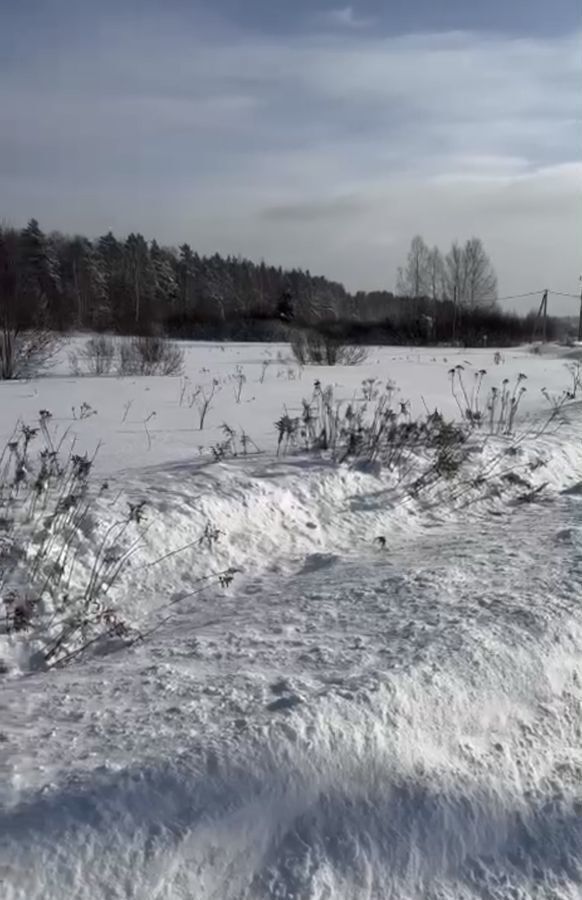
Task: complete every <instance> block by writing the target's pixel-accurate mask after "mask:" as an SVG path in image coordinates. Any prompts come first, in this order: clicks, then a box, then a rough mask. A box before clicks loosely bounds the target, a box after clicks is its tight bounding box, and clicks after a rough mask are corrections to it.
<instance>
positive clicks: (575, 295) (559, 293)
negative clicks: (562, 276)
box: [550, 291, 580, 300]
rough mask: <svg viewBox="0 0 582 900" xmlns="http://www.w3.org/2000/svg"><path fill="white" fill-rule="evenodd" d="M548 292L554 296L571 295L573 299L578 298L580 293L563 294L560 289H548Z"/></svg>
mask: <svg viewBox="0 0 582 900" xmlns="http://www.w3.org/2000/svg"><path fill="white" fill-rule="evenodd" d="M550 294H555V295H556V297H572V299H573V300H579V299H580V294H564V293H562V291H550Z"/></svg>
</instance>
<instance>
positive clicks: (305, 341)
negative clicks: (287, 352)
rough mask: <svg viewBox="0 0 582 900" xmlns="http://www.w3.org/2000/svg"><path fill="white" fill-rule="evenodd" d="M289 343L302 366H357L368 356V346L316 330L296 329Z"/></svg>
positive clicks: (292, 332)
mask: <svg viewBox="0 0 582 900" xmlns="http://www.w3.org/2000/svg"><path fill="white" fill-rule="evenodd" d="M289 343H290V346H291V350H292V351H293V355H294V356H295V359H296V360H297V362H298V363H299V364H300V365H302V366H304V365H312V366H357V365H360V363H363V362H364V361H365V360H366V358H367V356H368V351H367V349H366V347H362V346H358V345H355V344H348V343H345V342H344V341H343V340H342V339H341V338H339V337H335V336H332V335H329V334H325V333H323V332H320V331H315V330H305V329H301V330H300V329H294V330H293V331H291V335H290V338H289Z"/></svg>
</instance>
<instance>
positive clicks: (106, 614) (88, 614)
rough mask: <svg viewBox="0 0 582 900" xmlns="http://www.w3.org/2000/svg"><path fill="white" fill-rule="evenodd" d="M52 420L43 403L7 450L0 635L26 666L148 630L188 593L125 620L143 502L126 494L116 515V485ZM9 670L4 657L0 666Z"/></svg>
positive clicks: (218, 576) (223, 581) (207, 536)
mask: <svg viewBox="0 0 582 900" xmlns="http://www.w3.org/2000/svg"><path fill="white" fill-rule="evenodd" d="M50 419H51V414H50V412H49V411H48V410H42V411H41V412H40V414H39V421H38V424H37V426H35V427H30V426H27V425H22V426H21V427H20V428H19V429H18V431H15V433H14V435H13V437H12V439H11V440H10V442H9V443H8V445H7V446H6V448H5V450H4V452H3V453H2V454H0V607H1V608H2V610H3V614H4V615H3V617H2V619H0V641H1V642H2V644H3V645H4V646H5V647H6V649H9V650H10V652H12V653H13V654H14V656H15V657H16V658H19V659H20V662H21V663H24V665H25V666H27V667H29V668H53V667H55V666H61V665H64V664H66V663H68V662H70V661H71V660H73V659H76V658H78V657H79V656H80V654H82V653H83V652H85V651H86V650H87V649H88V648H89V647H91V646H93V645H95V644H97V642H102V641H107V642H110V641H112V640H114V641H115V643H116V644H117V645H119V646H120V647H123V646H127V645H128V644H132V643H135V641H136V640H140V639H144V638H145V637H147V636H148V635H151V634H152V633H153V632H155V631H156V630H157V629H158V628H159V627H160V626H161V624H163V622H164V621H166V619H165V618H160V613H163V612H165V611H166V610H168V609H169V608H170V607H172V606H174V605H175V604H176V603H177V602H179V601H180V600H181V599H183V594H180V595H179V596H178V597H177V598H176V597H172V599H170V600H169V601H166V602H163V601H162V602H161V603H160V604H159V605H158V607H157V608H156V609H154V610H151V611H150V612H149V614H148V615H149V617H151V618H153V619H154V621H153V624H152V622H150V623H147V621H146V625H147V627H146V628H143V627H142V626H141V625H140V627H139V628H138V627H136V626H135V625H134V624H129V623H128V622H127V621H126V620H125V619H124V617H123V616H122V614H121V611H120V609H119V607H118V604H117V601H116V590H115V589H116V587H117V586H118V583H119V581H120V579H121V577H122V575H123V574H124V571H125V569H126V567H127V566H128V564H129V562H130V560H131V559H132V557H133V556H134V554H135V553H136V551H138V550H139V549H140V548H141V547H142V546H143V542H144V538H145V533H146V531H147V528H148V521H147V518H148V509H147V505H146V502H145V501H144V500H139V499H138V500H135V501H133V502H125V503H123V504H122V511H121V514H120V513H119V510H118V511H117V512H116V513H114V514H113V518H111V512H110V510H111V506H112V502H111V500H110V499H109V498H108V497H107V494H108V491H109V488H108V485H107V483H106V482H99V481H97V482H95V481H94V480H93V477H92V472H93V459H92V458H91V457H89V456H87V455H86V454H85V455H78V454H75V453H74V452H73V447H71V449H70V450H69V451H68V452H67V451H64V450H63V444H64V440H61V442H60V443H59V444H57V445H55V443H54V442H53V438H52V437H51V434H50V431H49V428H48V422H49V421H50ZM245 438H246V436H245ZM240 441H241V445H242V437H241V439H240ZM37 445H40V446H39V449H38V451H37V452H35V448H36V447H37ZM105 499H107V503H105V502H104V500H105ZM113 502H116V501H113ZM219 535H220V532H219V531H218V529H216V528H214V527H213V525H212V523H208V524H207V526H206V529H205V531H204V533H203V534H202V535H201V536H200V535H198V536H197V537H196V538H195V539H194V540H193V541H190V542H189V543H188V544H186V545H185V546H184V547H181V548H178V549H177V550H172V551H170V552H169V553H166V554H165V555H164V556H162V557H160V559H158V560H154V561H153V562H150V563H149V564H148V565H149V566H152V565H154V564H156V563H159V562H162V561H163V560H164V559H168V558H169V557H173V556H175V555H177V554H178V553H181V552H182V551H185V550H188V551H191V550H192V547H194V546H201V547H203V546H207V547H208V548H209V549H211V548H212V545H213V544H214V543H215V542H216V540H217V539H218V537H219ZM138 571H139V570H138ZM234 574H235V570H234V569H232V568H228V569H226V570H224V571H220V572H216V573H214V574H210V575H206V576H202V577H200V578H199V579H197V580H196V581H195V584H197V585H198V587H195V588H194V590H193V591H191V592H190V593H189V594H188V596H190V597H191V596H194V595H195V594H197V593H200V592H201V591H202V590H203V588H204V586H205V585H206V584H208V583H209V582H213V581H214V582H217V583H218V584H219V585H221V586H227V585H228V584H230V582H231V581H232V578H233V576H234ZM142 624H143V623H142ZM8 671H9V666H8V665H7V661H6V660H2V659H0V674H2V673H4V674H6V673H7V672H8Z"/></svg>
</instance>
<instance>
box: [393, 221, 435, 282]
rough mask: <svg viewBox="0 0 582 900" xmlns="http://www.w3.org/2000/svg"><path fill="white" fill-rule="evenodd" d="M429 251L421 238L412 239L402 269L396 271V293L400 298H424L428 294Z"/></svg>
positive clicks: (417, 236)
mask: <svg viewBox="0 0 582 900" xmlns="http://www.w3.org/2000/svg"><path fill="white" fill-rule="evenodd" d="M430 255H431V251H430V250H429V248H428V247H427V245H426V244H425V242H424V240H423V238H422V237H421V236H420V235H419V234H417V235H416V236H415V237H413V238H412V241H411V243H410V250H409V251H408V256H407V257H406V265H405V266H404V268H402V267H401V268H399V269H398V278H397V281H396V292H397V293H398V294H400V296H402V297H424V296H426V295H428V293H429V270H430V265H429V260H430Z"/></svg>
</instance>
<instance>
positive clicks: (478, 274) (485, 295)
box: [463, 237, 497, 309]
mask: <svg viewBox="0 0 582 900" xmlns="http://www.w3.org/2000/svg"><path fill="white" fill-rule="evenodd" d="M463 255H464V262H465V295H464V298H463V302H464V305H465V306H467V307H469V308H470V309H475V308H476V307H492V306H495V303H496V302H497V275H496V274H495V270H494V268H493V266H492V264H491V260H490V259H489V256H488V255H487V253H486V252H485V248H484V246H483V242H482V241H481V239H480V238H476V237H472V238H470V240H468V241H467V242H466V244H465V246H464V248H463Z"/></svg>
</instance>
